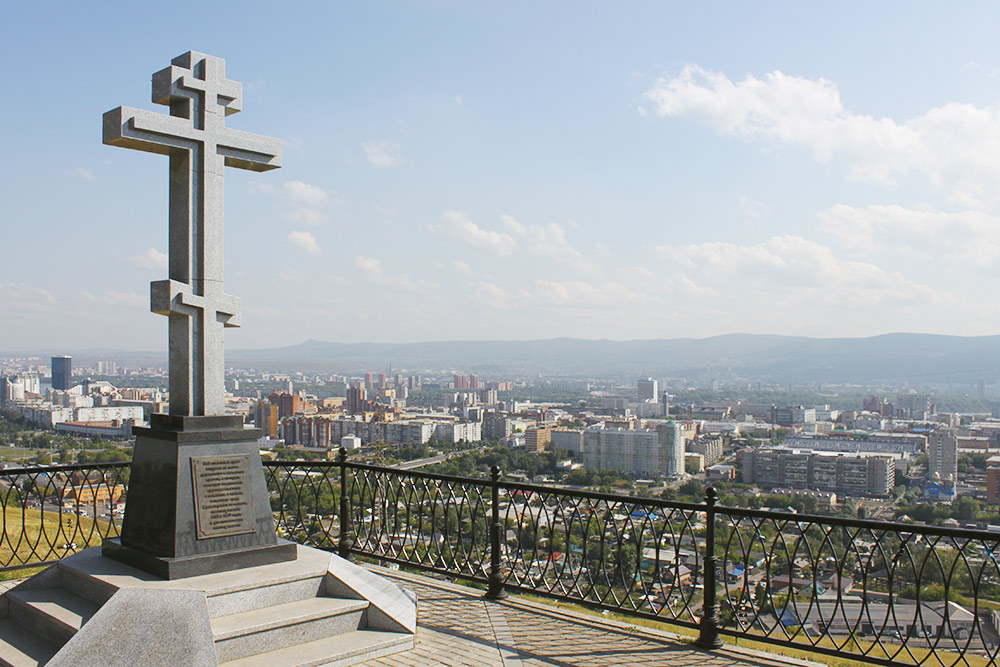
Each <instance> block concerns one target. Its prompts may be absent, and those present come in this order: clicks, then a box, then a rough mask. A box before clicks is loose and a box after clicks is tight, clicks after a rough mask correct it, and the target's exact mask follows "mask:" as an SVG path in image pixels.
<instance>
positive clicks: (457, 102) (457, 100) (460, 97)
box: [455, 95, 465, 104]
mask: <svg viewBox="0 0 1000 667" xmlns="http://www.w3.org/2000/svg"><path fill="white" fill-rule="evenodd" d="M463 102H465V99H464V98H463V97H462V96H461V95H455V103H456V104H462V103H463Z"/></svg>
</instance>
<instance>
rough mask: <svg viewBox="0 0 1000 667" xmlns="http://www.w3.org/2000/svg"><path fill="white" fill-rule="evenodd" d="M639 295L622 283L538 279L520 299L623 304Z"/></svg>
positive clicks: (596, 305)
mask: <svg viewBox="0 0 1000 667" xmlns="http://www.w3.org/2000/svg"><path fill="white" fill-rule="evenodd" d="M638 298H639V295H638V294H636V292H634V291H633V290H631V289H629V288H628V287H626V286H625V285H622V284H621V283H616V282H601V283H590V282H587V281H582V280H566V281H553V280H536V281H534V282H533V283H532V285H531V287H530V288H529V289H525V290H522V291H521V294H520V299H521V300H522V301H524V302H527V303H533V304H537V305H543V306H562V307H566V306H572V307H576V308H604V307H609V306H613V307H620V306H623V305H625V304H628V303H631V302H635V301H636V300H638Z"/></svg>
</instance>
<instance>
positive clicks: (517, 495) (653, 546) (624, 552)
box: [0, 451, 1000, 666]
mask: <svg viewBox="0 0 1000 667" xmlns="http://www.w3.org/2000/svg"><path fill="white" fill-rule="evenodd" d="M265 473H266V477H267V480H268V486H269V490H270V492H271V503H272V509H273V510H274V514H275V520H276V527H277V531H278V533H279V534H280V535H282V536H284V537H287V538H289V539H292V540H295V541H297V542H300V543H302V544H308V545H312V546H316V547H319V548H323V549H328V550H336V551H338V552H339V553H340V555H342V556H345V557H353V556H358V557H363V558H370V559H376V560H378V561H382V562H387V563H397V564H399V565H401V566H405V567H407V568H412V569H415V570H421V571H426V572H433V573H438V574H443V575H446V576H449V577H453V578H456V579H461V580H465V581H468V582H475V583H477V584H480V585H482V586H484V587H485V589H486V596H487V597H489V598H494V599H495V598H500V597H503V596H504V595H505V594H506V592H507V591H519V592H526V593H531V594H535V595H541V596H545V597H549V598H554V599H557V600H564V601H569V602H573V603H577V604H580V605H584V606H589V607H592V608H596V609H603V610H611V611H615V612H621V613H625V614H630V615H633V616H640V617H644V618H649V619H656V620H661V621H665V622H669V623H673V624H678V625H681V626H686V627H689V628H692V629H696V630H697V632H698V643H699V644H700V645H702V646H704V647H706V648H711V647H715V646H719V645H721V639H720V637H721V636H732V637H741V638H745V639H750V640H755V641H760V642H764V643H771V644H778V645H784V646H792V647H797V648H801V649H806V650H809V651H813V652H817V653H821V654H827V655H835V656H840V657H848V658H855V659H860V660H864V661H867V662H872V663H878V664H893V665H896V664H898V665H903V664H907V665H912V664H917V665H947V666H951V665H970V666H975V665H980V664H982V665H994V664H998V663H1000V657H998V652H1000V635H998V633H997V628H998V625H1000V564H998V563H997V557H998V555H1000V534H997V533H993V532H990V531H983V530H964V529H952V528H941V527H932V526H923V525H914V524H903V523H891V522H879V521H866V520H852V519H842V518H837V517H828V516H818V515H805V514H793V513H784V512H767V511H761V510H750V509H743V508H737V507H725V506H717V505H716V499H715V495H714V491H712V490H711V489H709V490H708V491H707V493H706V498H705V500H704V502H700V503H681V502H672V501H666V500H661V499H654V498H639V497H632V496H620V495H614V494H605V493H595V492H587V491H580V490H571V489H562V488H554V487H550V486H540V485H533V484H521V483H516V482H510V481H505V480H503V479H502V478H501V475H500V471H499V470H498V469H496V468H494V469H493V470H492V473H491V475H490V477H488V478H484V479H472V478H460V477H452V476H446V475H438V474H434V473H427V472H420V471H414V470H405V471H404V470H399V469H396V468H385V467H379V466H371V465H364V464H358V463H351V462H349V461H347V459H346V456H345V452H343V451H342V452H341V457H340V458H339V459H338V460H337V461H321V462H286V461H273V462H266V463H265ZM127 481H128V465H127V464H101V465H89V466H88V465H80V466H49V467H43V468H23V469H13V470H6V471H0V494H2V495H3V499H4V530H3V535H2V536H0V540H2V542H0V568H2V569H4V570H11V569H16V568H23V567H32V566H37V565H41V564H44V563H47V562H52V561H53V560H55V559H58V558H60V557H62V556H64V555H68V554H69V553H72V552H74V551H77V550H79V549H82V548H84V547H86V546H88V545H93V544H98V543H99V542H100V540H101V539H102V538H104V537H108V536H112V537H113V536H117V535H118V529H119V520H120V516H121V515H120V501H121V499H122V497H123V494H124V491H125V488H126V487H127Z"/></svg>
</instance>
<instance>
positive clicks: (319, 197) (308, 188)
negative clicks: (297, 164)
mask: <svg viewBox="0 0 1000 667" xmlns="http://www.w3.org/2000/svg"><path fill="white" fill-rule="evenodd" d="M284 190H285V194H287V195H288V196H289V197H290V198H291V199H293V200H294V201H297V202H300V203H302V204H307V205H309V206H318V205H319V204H323V203H325V202H327V201H329V199H330V195H329V194H328V193H327V192H326V190H324V189H323V188H321V187H319V186H318V185H309V184H308V183H303V182H302V181H287V182H286V183H285V185H284Z"/></svg>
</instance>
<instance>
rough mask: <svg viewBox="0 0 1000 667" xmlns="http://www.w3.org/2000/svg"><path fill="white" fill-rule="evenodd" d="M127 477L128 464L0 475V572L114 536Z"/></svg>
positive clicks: (37, 563)
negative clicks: (0, 508)
mask: <svg viewBox="0 0 1000 667" xmlns="http://www.w3.org/2000/svg"><path fill="white" fill-rule="evenodd" d="M128 477H129V464H128V463H93V464H79V465H59V466H37V467H31V468H7V469H6V470H0V499H2V502H3V531H2V533H0V572H8V571H11V572H13V571H18V570H24V569H26V568H35V567H40V566H43V565H48V564H50V563H54V562H56V561H58V560H59V559H60V558H64V557H65V556H68V555H70V554H73V553H76V552H77V551H80V550H81V549H85V548H87V547H89V546H98V545H100V544H101V540H103V539H104V538H106V537H117V536H118V532H119V528H120V522H121V518H122V512H123V507H124V501H125V495H126V490H127V488H128ZM18 576H20V575H18Z"/></svg>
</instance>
